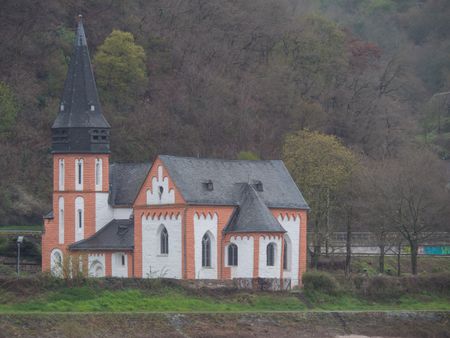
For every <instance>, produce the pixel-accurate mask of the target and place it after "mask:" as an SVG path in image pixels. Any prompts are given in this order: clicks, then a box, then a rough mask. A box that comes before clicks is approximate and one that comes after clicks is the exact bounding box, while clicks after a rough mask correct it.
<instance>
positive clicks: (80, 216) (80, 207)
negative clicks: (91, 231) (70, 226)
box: [75, 196, 84, 241]
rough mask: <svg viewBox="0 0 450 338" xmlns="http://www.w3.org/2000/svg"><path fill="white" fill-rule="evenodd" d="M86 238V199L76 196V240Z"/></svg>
mask: <svg viewBox="0 0 450 338" xmlns="http://www.w3.org/2000/svg"><path fill="white" fill-rule="evenodd" d="M82 239H84V199H83V197H81V196H78V197H77V198H75V241H80V240H82Z"/></svg>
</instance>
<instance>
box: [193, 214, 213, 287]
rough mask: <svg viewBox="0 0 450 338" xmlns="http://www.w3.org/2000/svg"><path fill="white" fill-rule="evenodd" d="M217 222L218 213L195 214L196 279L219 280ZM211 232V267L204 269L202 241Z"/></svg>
mask: <svg viewBox="0 0 450 338" xmlns="http://www.w3.org/2000/svg"><path fill="white" fill-rule="evenodd" d="M217 222H218V216H217V214H216V213H214V215H211V214H210V213H208V214H207V215H204V214H200V215H199V214H198V213H195V214H194V246H195V247H194V248H195V278H197V279H217V276H218V274H217ZM207 231H209V232H210V234H211V235H212V236H211V267H202V239H203V236H204V235H205V233H206V232H207Z"/></svg>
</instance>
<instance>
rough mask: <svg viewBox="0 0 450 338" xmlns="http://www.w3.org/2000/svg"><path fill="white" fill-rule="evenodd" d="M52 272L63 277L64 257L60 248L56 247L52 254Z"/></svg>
mask: <svg viewBox="0 0 450 338" xmlns="http://www.w3.org/2000/svg"><path fill="white" fill-rule="evenodd" d="M50 272H51V274H52V275H53V276H55V277H62V272H63V257H62V252H61V250H59V249H54V250H53V251H52V253H51V254H50Z"/></svg>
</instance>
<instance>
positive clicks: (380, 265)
mask: <svg viewBox="0 0 450 338" xmlns="http://www.w3.org/2000/svg"><path fill="white" fill-rule="evenodd" d="M379 248H380V256H379V257H378V263H379V268H378V271H379V272H380V273H384V245H379Z"/></svg>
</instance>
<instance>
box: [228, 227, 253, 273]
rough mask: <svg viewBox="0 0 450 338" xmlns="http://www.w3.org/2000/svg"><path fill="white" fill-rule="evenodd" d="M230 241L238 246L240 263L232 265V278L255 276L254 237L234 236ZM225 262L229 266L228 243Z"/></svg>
mask: <svg viewBox="0 0 450 338" xmlns="http://www.w3.org/2000/svg"><path fill="white" fill-rule="evenodd" d="M230 243H234V244H236V245H237V247H238V265H237V266H230V270H231V278H253V252H254V250H253V249H254V239H253V237H251V236H244V237H241V236H233V237H231V238H230ZM224 257H225V264H226V266H228V245H227V246H226V247H225V255H224Z"/></svg>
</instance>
